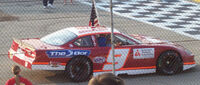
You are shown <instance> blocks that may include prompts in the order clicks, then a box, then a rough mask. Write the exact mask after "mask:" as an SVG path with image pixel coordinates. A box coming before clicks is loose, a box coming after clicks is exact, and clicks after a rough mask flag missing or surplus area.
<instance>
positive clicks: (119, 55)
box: [103, 48, 130, 70]
mask: <svg viewBox="0 0 200 85" xmlns="http://www.w3.org/2000/svg"><path fill="white" fill-rule="evenodd" d="M129 51H130V48H120V49H115V69H120V68H122V67H123V66H124V64H125V62H126V59H127V57H128V55H129V53H130V52H129ZM106 60H107V63H106V64H104V67H103V70H112V51H111V50H110V51H109V54H108V57H107V59H106Z"/></svg>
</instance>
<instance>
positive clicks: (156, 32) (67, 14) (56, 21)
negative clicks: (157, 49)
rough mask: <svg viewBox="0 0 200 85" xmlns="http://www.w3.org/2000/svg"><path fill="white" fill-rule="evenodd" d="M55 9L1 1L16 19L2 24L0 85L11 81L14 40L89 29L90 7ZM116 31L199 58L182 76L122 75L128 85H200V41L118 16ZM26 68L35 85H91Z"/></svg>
mask: <svg viewBox="0 0 200 85" xmlns="http://www.w3.org/2000/svg"><path fill="white" fill-rule="evenodd" d="M54 5H55V6H56V8H55V9H43V7H42V2H41V0H31V1H30V0H1V1H0V10H1V11H2V12H3V13H5V14H8V15H9V16H10V17H16V18H17V19H16V18H15V19H9V20H5V21H1V22H0V38H1V40H0V48H1V49H0V58H1V59H0V62H1V63H0V67H1V68H0V75H1V77H0V85H3V84H5V82H6V81H7V80H8V79H9V78H11V77H12V76H13V75H12V73H11V67H12V65H15V64H16V63H14V62H12V61H11V60H10V59H8V57H7V52H8V49H9V48H10V45H11V43H12V38H13V37H15V38H19V39H21V38H38V37H42V36H44V35H46V34H49V33H51V32H54V31H56V30H59V29H62V28H65V27H72V26H87V25H88V22H89V17H90V9H91V7H90V6H87V5H84V4H81V3H79V2H76V1H74V3H73V4H70V3H69V1H68V3H67V4H66V5H63V0H55V3H54ZM98 12H99V21H100V24H102V25H104V26H108V27H110V15H109V13H108V12H105V11H102V10H98ZM114 27H115V28H116V29H119V30H121V31H123V32H125V33H129V34H143V35H148V36H154V37H159V38H161V39H165V40H169V41H172V42H175V43H178V44H181V45H183V46H184V47H186V48H188V49H189V50H191V51H192V52H193V53H194V54H195V56H196V57H195V60H196V62H197V64H198V65H197V66H196V67H195V68H193V69H190V70H187V71H185V72H182V73H180V74H176V75H171V76H165V75H157V74H146V75H132V76H127V75H120V77H122V79H124V80H125V84H126V85H199V83H200V81H199V79H200V76H199V75H200V65H199V60H200V58H199V57H200V52H199V51H200V48H199V46H200V41H199V40H195V39H193V38H190V37H186V36H183V35H180V34H177V33H175V32H172V31H169V30H164V29H161V28H159V27H155V26H153V25H149V24H145V23H141V22H138V21H134V20H131V19H127V18H124V17H120V16H117V15H114ZM21 68H22V72H21V75H22V76H23V77H25V78H28V79H29V80H30V81H31V82H32V83H33V84H34V85H87V83H88V82H87V81H86V82H80V83H75V82H72V81H70V80H69V79H67V78H66V77H65V76H64V75H63V71H33V70H29V69H26V68H24V67H21Z"/></svg>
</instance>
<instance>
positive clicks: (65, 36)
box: [40, 29, 77, 45]
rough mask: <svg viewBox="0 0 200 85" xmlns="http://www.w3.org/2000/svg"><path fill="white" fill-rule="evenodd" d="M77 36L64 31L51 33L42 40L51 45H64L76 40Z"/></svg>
mask: <svg viewBox="0 0 200 85" xmlns="http://www.w3.org/2000/svg"><path fill="white" fill-rule="evenodd" d="M76 37H77V35H76V34H74V33H73V32H71V31H69V30H67V29H63V30H59V31H56V32H54V33H51V34H49V35H46V36H44V37H42V38H41V39H40V40H41V41H42V42H44V43H47V44H51V45H63V44H65V43H67V42H69V41H71V40H73V39H74V38H76Z"/></svg>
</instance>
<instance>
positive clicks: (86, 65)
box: [65, 56, 93, 82]
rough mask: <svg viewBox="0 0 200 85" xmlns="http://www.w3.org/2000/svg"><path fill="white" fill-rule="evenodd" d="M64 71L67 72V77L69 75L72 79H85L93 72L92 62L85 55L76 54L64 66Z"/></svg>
mask: <svg viewBox="0 0 200 85" xmlns="http://www.w3.org/2000/svg"><path fill="white" fill-rule="evenodd" d="M65 71H66V73H67V77H69V78H70V79H71V80H72V81H75V82H82V81H86V80H88V79H89V78H90V77H91V76H92V74H93V66H92V62H91V60H90V59H89V58H87V57H84V56H77V57H74V58H72V60H70V61H69V63H68V64H67V66H66V68H65Z"/></svg>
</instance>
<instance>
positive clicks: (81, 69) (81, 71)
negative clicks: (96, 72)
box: [70, 61, 90, 79]
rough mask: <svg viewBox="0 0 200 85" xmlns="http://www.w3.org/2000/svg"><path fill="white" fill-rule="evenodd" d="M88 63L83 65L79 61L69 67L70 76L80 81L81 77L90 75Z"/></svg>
mask: <svg viewBox="0 0 200 85" xmlns="http://www.w3.org/2000/svg"><path fill="white" fill-rule="evenodd" d="M88 66H89V62H86V63H83V62H80V61H77V62H76V63H74V65H72V66H71V69H70V74H71V77H72V78H79V79H82V78H83V77H86V76H87V75H89V73H90V71H89V70H90V69H88Z"/></svg>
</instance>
